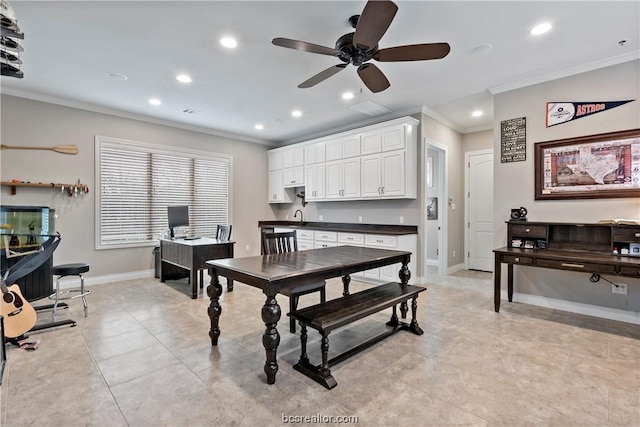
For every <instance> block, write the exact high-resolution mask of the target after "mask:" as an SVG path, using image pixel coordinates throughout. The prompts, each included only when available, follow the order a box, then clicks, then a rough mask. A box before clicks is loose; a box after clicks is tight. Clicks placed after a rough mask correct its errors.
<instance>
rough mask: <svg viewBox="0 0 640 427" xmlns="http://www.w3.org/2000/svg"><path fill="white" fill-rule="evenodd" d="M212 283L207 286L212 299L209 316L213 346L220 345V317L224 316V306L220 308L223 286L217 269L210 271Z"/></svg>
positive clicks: (210, 336)
mask: <svg viewBox="0 0 640 427" xmlns="http://www.w3.org/2000/svg"><path fill="white" fill-rule="evenodd" d="M209 274H210V275H211V283H210V284H209V286H207V295H208V296H209V299H211V303H210V304H209V308H208V309H207V314H208V315H209V319H211V329H210V330H209V338H211V345H212V346H213V345H218V338H219V337H220V327H219V324H220V323H219V322H220V315H221V314H222V306H220V295H222V285H220V278H219V277H218V274H217V273H216V270H215V269H210V271H209Z"/></svg>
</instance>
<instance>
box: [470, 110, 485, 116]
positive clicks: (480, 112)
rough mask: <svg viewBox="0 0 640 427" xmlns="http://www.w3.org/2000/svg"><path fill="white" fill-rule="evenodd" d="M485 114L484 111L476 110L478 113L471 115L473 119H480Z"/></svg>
mask: <svg viewBox="0 0 640 427" xmlns="http://www.w3.org/2000/svg"><path fill="white" fill-rule="evenodd" d="M483 114H484V113H483V112H482V111H480V110H476V111H474V112H473V113H471V115H472V116H473V117H480V116H482V115H483Z"/></svg>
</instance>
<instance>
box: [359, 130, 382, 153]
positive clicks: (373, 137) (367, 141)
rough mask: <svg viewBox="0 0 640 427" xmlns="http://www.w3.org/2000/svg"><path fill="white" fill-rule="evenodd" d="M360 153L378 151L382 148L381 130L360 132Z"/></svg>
mask: <svg viewBox="0 0 640 427" xmlns="http://www.w3.org/2000/svg"><path fill="white" fill-rule="evenodd" d="M361 146H362V155H363V156H364V155H367V154H375V153H379V152H380V150H382V132H380V131H379V130H375V131H373V132H367V133H363V134H362V144H361Z"/></svg>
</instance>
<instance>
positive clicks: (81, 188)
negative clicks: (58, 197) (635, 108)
mask: <svg viewBox="0 0 640 427" xmlns="http://www.w3.org/2000/svg"><path fill="white" fill-rule="evenodd" d="M0 185H2V186H3V187H11V195H12V196H15V195H16V193H17V188H18V187H36V188H53V189H58V190H60V192H64V191H65V190H66V192H67V194H68V195H69V196H70V197H71V196H73V195H77V194H86V193H88V192H89V187H88V186H86V185H84V184H81V183H80V182H79V181H78V183H76V184H56V183H54V182H50V183H44V182H13V181H2V182H0Z"/></svg>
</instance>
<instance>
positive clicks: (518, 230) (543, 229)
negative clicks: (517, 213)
mask: <svg viewBox="0 0 640 427" xmlns="http://www.w3.org/2000/svg"><path fill="white" fill-rule="evenodd" d="M511 235H512V236H514V237H516V236H518V237H538V238H541V239H544V238H546V237H547V226H546V225H528V224H513V225H511Z"/></svg>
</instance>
